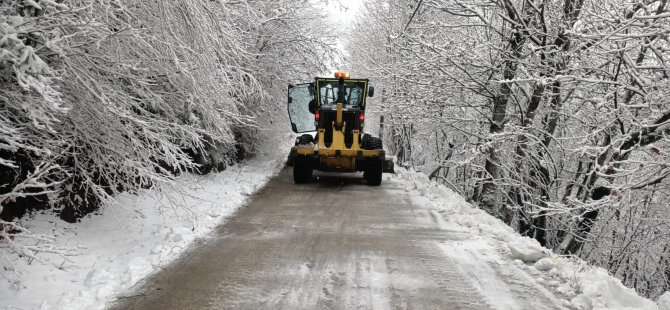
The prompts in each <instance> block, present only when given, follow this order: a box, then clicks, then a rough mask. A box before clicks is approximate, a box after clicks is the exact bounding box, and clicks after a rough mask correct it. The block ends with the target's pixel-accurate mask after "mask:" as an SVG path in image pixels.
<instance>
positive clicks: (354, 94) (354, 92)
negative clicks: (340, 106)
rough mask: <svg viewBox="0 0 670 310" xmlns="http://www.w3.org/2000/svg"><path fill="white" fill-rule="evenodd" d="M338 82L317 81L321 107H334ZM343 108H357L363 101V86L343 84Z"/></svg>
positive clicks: (352, 83)
mask: <svg viewBox="0 0 670 310" xmlns="http://www.w3.org/2000/svg"><path fill="white" fill-rule="evenodd" d="M338 84H339V82H338V81H319V83H318V85H319V95H320V101H321V102H320V103H321V106H334V105H335V104H336V102H337V88H338ZM344 90H345V96H344V98H343V99H344V106H345V107H349V108H351V107H359V106H360V105H361V102H362V100H363V95H364V94H363V90H364V85H363V83H361V82H346V81H345V82H344Z"/></svg>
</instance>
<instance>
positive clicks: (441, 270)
mask: <svg viewBox="0 0 670 310" xmlns="http://www.w3.org/2000/svg"><path fill="white" fill-rule="evenodd" d="M361 179H362V178H361V177H360V176H351V175H341V176H329V177H321V180H320V181H319V182H314V183H311V184H305V185H294V184H293V182H292V177H291V170H290V169H285V170H283V171H282V172H281V174H280V175H279V176H278V177H276V178H275V179H273V180H272V181H270V182H269V183H268V185H267V186H266V187H265V188H264V189H263V190H261V191H259V192H258V193H257V194H256V195H255V197H253V199H252V200H251V201H250V203H249V205H248V207H246V208H245V209H243V210H241V211H240V212H239V213H238V214H237V215H236V216H235V217H233V218H232V219H231V220H230V221H229V222H228V223H226V224H225V225H223V226H221V227H220V228H219V229H218V231H217V232H216V234H215V236H213V237H212V238H211V239H210V240H209V241H207V242H206V243H204V244H202V245H200V246H199V247H197V248H195V249H193V250H191V251H189V254H187V255H184V256H183V257H182V258H180V259H178V260H176V261H175V262H174V263H173V264H171V265H169V266H167V267H166V268H165V270H164V271H162V272H159V273H156V274H154V275H153V276H151V277H149V278H148V279H146V280H145V281H143V282H142V283H141V284H140V285H139V286H138V287H137V288H136V289H135V290H133V291H130V292H127V293H126V294H125V295H124V296H121V297H120V298H119V299H118V300H117V301H116V302H115V303H114V304H113V306H112V308H114V309H223V308H226V309H227V308H253V309H323V308H335V309H563V308H564V307H563V306H564V305H566V304H568V303H567V302H566V301H565V300H563V299H564V298H563V297H562V296H556V295H555V294H557V293H556V291H557V290H555V289H551V288H549V289H548V288H545V286H543V285H541V284H538V281H536V280H535V279H536V278H537V275H533V274H531V273H529V272H530V271H529V270H531V269H532V268H528V266H526V264H523V263H521V262H520V261H515V260H514V259H513V258H512V257H511V255H510V253H509V250H508V249H507V248H506V247H501V246H499V244H498V243H495V242H489V241H487V239H486V238H481V237H480V236H478V235H476V234H473V230H472V229H471V228H469V227H467V225H462V224H460V223H458V222H457V221H454V220H453V219H452V218H450V212H449V211H447V210H445V209H439V208H435V207H434V204H431V203H430V201H429V199H428V198H425V197H421V196H420V195H417V193H416V191H415V190H410V189H408V188H407V182H404V181H403V180H401V179H400V178H396V177H390V176H385V180H384V183H383V184H382V186H381V187H369V186H366V185H365V184H363V181H362V180H361ZM419 194H420V192H419ZM461 220H462V219H461ZM547 287H550V286H547Z"/></svg>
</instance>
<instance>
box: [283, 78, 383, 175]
mask: <svg viewBox="0 0 670 310" xmlns="http://www.w3.org/2000/svg"><path fill="white" fill-rule="evenodd" d="M368 82H369V81H368V80H367V79H351V78H350V77H349V74H348V73H346V72H336V73H335V78H316V79H315V80H314V82H313V83H305V84H298V85H289V86H288V112H289V117H290V119H291V127H292V129H293V131H294V132H296V133H304V134H303V135H301V136H300V137H298V138H297V139H296V143H295V146H294V147H293V148H292V149H291V154H290V155H289V163H292V164H293V177H294V180H295V183H305V182H309V181H310V180H311V179H312V171H313V170H314V169H316V170H320V171H329V172H357V171H363V177H364V178H365V180H366V181H367V183H368V184H369V185H374V186H376V185H380V184H381V181H382V172H393V169H394V167H393V161H392V160H391V159H390V158H386V153H385V152H384V149H383V147H382V140H381V139H379V138H377V137H373V136H371V135H369V134H366V133H363V127H364V124H365V103H366V98H367V97H372V96H373V95H374V87H372V86H368ZM306 132H316V135H315V136H312V134H309V133H306Z"/></svg>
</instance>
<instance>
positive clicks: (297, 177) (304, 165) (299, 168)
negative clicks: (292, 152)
mask: <svg viewBox="0 0 670 310" xmlns="http://www.w3.org/2000/svg"><path fill="white" fill-rule="evenodd" d="M310 180H312V160H311V158H310V157H307V156H304V155H296V156H295V157H294V158H293V181H294V182H295V184H301V183H307V182H309V181H310Z"/></svg>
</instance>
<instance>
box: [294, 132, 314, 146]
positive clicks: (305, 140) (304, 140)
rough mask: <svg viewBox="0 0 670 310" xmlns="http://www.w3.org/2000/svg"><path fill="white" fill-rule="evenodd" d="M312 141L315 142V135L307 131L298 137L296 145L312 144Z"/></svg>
mask: <svg viewBox="0 0 670 310" xmlns="http://www.w3.org/2000/svg"><path fill="white" fill-rule="evenodd" d="M310 143H314V137H312V135H310V134H308V133H306V134H304V135H302V136H300V137H298V139H296V142H295V145H304V144H310Z"/></svg>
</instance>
